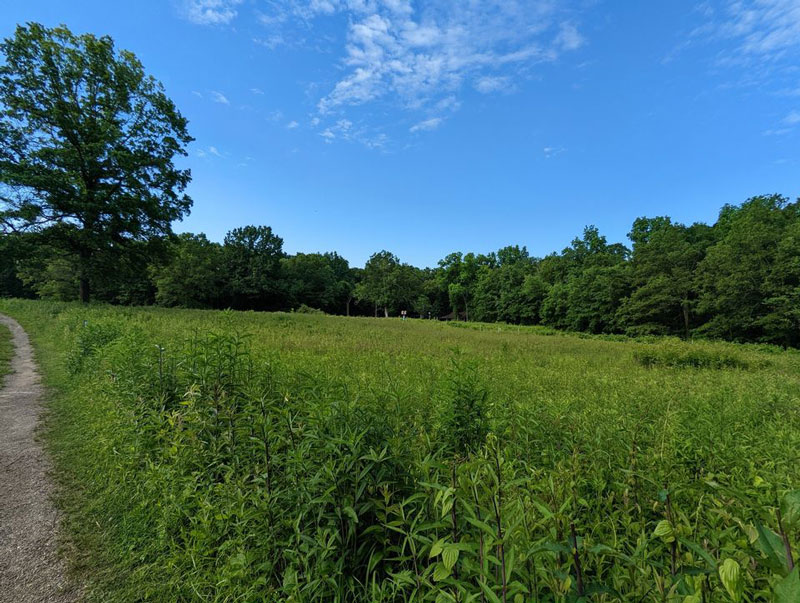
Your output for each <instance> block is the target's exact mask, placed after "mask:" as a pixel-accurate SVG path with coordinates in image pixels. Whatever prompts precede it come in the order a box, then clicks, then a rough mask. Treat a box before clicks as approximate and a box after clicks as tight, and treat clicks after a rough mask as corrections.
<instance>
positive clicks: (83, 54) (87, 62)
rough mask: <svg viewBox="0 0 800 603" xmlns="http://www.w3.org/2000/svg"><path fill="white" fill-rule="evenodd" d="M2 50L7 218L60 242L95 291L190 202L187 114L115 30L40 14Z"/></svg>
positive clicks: (1, 216)
mask: <svg viewBox="0 0 800 603" xmlns="http://www.w3.org/2000/svg"><path fill="white" fill-rule="evenodd" d="M0 52H2V54H3V57H4V61H3V64H2V65H1V66H0V225H2V230H3V232H5V233H7V232H19V231H29V232H34V233H37V235H38V238H39V240H40V242H41V244H44V245H49V246H51V247H52V248H53V249H55V250H58V252H59V254H60V258H59V261H61V262H70V263H72V264H73V266H74V268H73V270H74V271H75V272H76V273H77V275H78V281H79V282H80V295H81V298H82V299H83V301H88V299H89V285H90V280H91V279H92V278H96V277H97V274H103V273H106V272H107V267H108V265H109V264H110V263H112V262H113V261H114V260H116V259H119V258H120V257H121V256H125V255H127V254H128V253H130V252H129V250H128V246H129V244H130V243H131V242H137V241H138V242H142V241H147V240H149V239H152V238H157V237H160V236H162V235H164V234H169V233H170V232H171V222H172V221H173V220H177V219H179V218H181V217H182V216H183V215H185V214H186V213H188V211H189V208H190V206H191V199H189V197H188V196H186V195H185V194H183V190H184V189H185V188H186V185H187V184H188V182H189V180H190V174H189V171H188V170H184V169H179V168H177V167H176V166H175V164H174V163H173V160H174V158H175V156H176V155H185V154H186V152H185V146H186V145H187V144H188V143H189V142H190V141H191V140H192V138H191V137H190V136H189V134H188V133H187V130H186V125H187V122H186V119H184V118H183V117H182V116H181V114H180V113H179V112H178V110H177V109H176V108H175V106H174V105H173V103H172V101H170V100H169V98H167V96H166V95H165V93H164V90H163V87H162V86H161V84H159V83H158V82H156V81H155V80H154V79H153V78H152V77H150V76H147V75H146V74H145V72H144V68H143V67H142V65H141V63H140V62H139V61H138V60H137V59H136V57H135V56H134V55H133V54H132V53H130V52H128V51H117V50H116V49H115V47H114V43H113V41H112V40H111V38H109V37H101V38H97V37H95V36H93V35H90V34H84V35H79V36H78V35H75V34H73V33H72V32H70V31H69V30H68V29H67V28H66V27H64V26H60V27H56V28H53V29H48V28H46V27H43V26H42V25H39V24H37V23H30V24H28V25H25V26H22V25H20V26H18V27H17V29H16V31H15V33H14V36H13V37H11V38H8V39H6V40H5V41H3V42H2V44H0Z"/></svg>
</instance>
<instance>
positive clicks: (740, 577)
mask: <svg viewBox="0 0 800 603" xmlns="http://www.w3.org/2000/svg"><path fill="white" fill-rule="evenodd" d="M0 311H2V312H4V313H7V314H9V315H11V316H13V317H15V318H16V319H18V320H19V321H20V322H21V323H22V324H23V326H24V327H25V328H26V330H27V331H28V333H29V334H30V335H31V338H32V341H33V343H34V345H35V347H36V350H37V357H38V360H39V362H40V364H41V367H42V371H43V374H44V377H45V380H46V382H47V385H48V387H49V392H50V399H49V408H50V412H49V414H48V420H47V430H46V431H47V433H46V436H47V442H48V445H49V447H50V450H51V451H52V453H53V455H54V458H55V460H56V467H57V471H56V473H57V479H58V482H59V485H60V488H59V492H60V494H59V504H60V506H61V507H62V508H63V509H64V510H65V517H66V519H65V525H66V533H67V536H66V541H65V542H64V547H65V549H66V550H67V553H68V555H69V557H70V559H71V560H72V563H73V568H74V570H75V571H76V572H77V573H78V574H79V575H80V576H81V577H82V579H83V580H85V581H87V596H88V598H89V600H97V601H341V602H345V601H435V602H437V603H441V602H445V601H463V602H466V601H476V602H477V601H480V602H482V603H483V602H497V601H503V602H507V601H514V602H515V603H516V602H520V601H539V602H545V601H578V600H582V601H600V602H611V601H626V602H627V601H641V602H646V601H652V602H657V601H680V602H682V603H693V602H697V603H700V602H716V601H720V602H726V601H770V600H775V601H782V602H789V601H793V602H796V601H799V600H800V578H798V570H796V569H793V567H794V558H795V557H796V556H797V550H798V544H799V543H800V539H798V531H799V530H800V491H798V490H796V489H797V488H800V463H798V451H799V450H800V414H799V413H798V402H799V401H800V400H799V397H800V353H798V352H796V351H786V350H782V349H780V348H776V347H770V346H756V345H739V344H732V343H718V342H699V341H698V342H684V341H681V340H678V339H664V338H651V339H626V338H622V337H605V338H604V337H601V336H585V335H584V336H579V335H570V334H563V333H556V332H553V331H549V330H547V329H544V328H540V327H516V326H513V327H512V326H506V325H498V324H492V325H485V324H474V323H444V322H436V321H422V320H407V321H402V320H399V319H373V318H344V317H333V316H324V315H306V314H299V313H292V314H289V313H252V312H230V311H199V310H174V309H162V308H123V307H111V306H103V305H98V306H80V305H77V304H69V303H56V302H41V301H19V300H0ZM4 337H6V335H5V331H0V357H2V355H3V351H4V350H5V349H6V348H7V345H6V343H5V342H4V340H3V338H4Z"/></svg>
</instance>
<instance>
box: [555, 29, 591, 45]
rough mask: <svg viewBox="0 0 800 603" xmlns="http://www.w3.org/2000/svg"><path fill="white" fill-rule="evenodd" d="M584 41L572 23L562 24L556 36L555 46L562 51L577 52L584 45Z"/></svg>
mask: <svg viewBox="0 0 800 603" xmlns="http://www.w3.org/2000/svg"><path fill="white" fill-rule="evenodd" d="M585 42H586V40H585V39H584V37H583V36H582V35H581V34H580V33H579V32H578V29H577V28H576V27H575V25H574V24H572V23H562V24H561V31H560V32H559V33H558V36H556V44H558V45H559V46H560V47H561V49H562V50H577V49H578V48H580V47H581V46H583V45H584V43H585Z"/></svg>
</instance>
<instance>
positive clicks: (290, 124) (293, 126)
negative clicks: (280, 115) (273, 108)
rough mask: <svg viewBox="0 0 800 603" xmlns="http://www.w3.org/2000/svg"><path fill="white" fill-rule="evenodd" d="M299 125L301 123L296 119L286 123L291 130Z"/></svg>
mask: <svg viewBox="0 0 800 603" xmlns="http://www.w3.org/2000/svg"><path fill="white" fill-rule="evenodd" d="M299 125H300V124H299V123H297V122H296V121H294V120H292V121H290V122H289V123H288V124H286V127H287V128H288V129H290V130H294V129H295V128H296V127H297V126H299Z"/></svg>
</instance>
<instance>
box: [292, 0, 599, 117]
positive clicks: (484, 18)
mask: <svg viewBox="0 0 800 603" xmlns="http://www.w3.org/2000/svg"><path fill="white" fill-rule="evenodd" d="M306 10H307V11H309V12H310V13H311V14H330V13H332V12H335V11H343V12H346V13H347V14H348V17H349V21H350V23H349V27H348V32H347V44H346V48H345V57H344V60H343V64H344V67H345V69H346V72H345V75H344V77H342V78H341V79H339V81H338V82H336V84H335V85H334V86H333V89H332V90H330V92H329V93H328V94H327V95H325V96H324V97H323V98H322V99H321V100H320V101H319V104H318V108H319V110H320V112H321V113H326V112H328V111H331V110H333V109H335V108H336V107H340V106H343V105H358V104H363V103H367V102H370V101H374V100H376V99H380V98H383V97H388V96H389V95H391V96H392V97H398V98H400V99H401V101H402V102H403V103H404V104H405V105H406V106H407V107H410V108H417V107H420V106H422V105H425V104H428V103H430V102H431V101H434V102H435V101H436V100H438V99H439V98H440V97H442V96H447V95H450V94H452V93H454V92H456V91H457V90H458V89H459V88H460V87H461V85H462V83H463V82H464V81H465V80H467V79H475V80H476V81H481V78H492V77H501V76H499V75H498V74H497V72H498V71H500V70H502V71H503V72H504V73H508V72H511V73H513V74H515V75H519V74H520V72H522V71H523V70H524V69H526V68H529V67H530V66H531V65H535V64H537V63H542V62H548V61H553V60H555V59H556V58H558V56H560V54H561V53H562V52H566V51H571V50H575V49H577V48H579V47H580V46H581V45H582V44H583V43H584V39H583V37H582V36H581V34H580V33H579V32H578V30H577V28H576V27H575V26H574V25H573V24H571V23H566V22H561V21H560V19H559V16H560V12H559V10H558V9H556V8H555V5H554V3H552V2H550V1H546V0H533V1H531V0H528V1H524V0H487V1H485V2H480V3H478V2H470V3H457V4H452V5H450V4H448V5H445V4H441V3H436V4H433V5H428V6H422V7H419V8H416V5H414V6H412V3H411V2H410V0H390V1H387V0H384V1H383V2H363V1H356V0H351V1H344V2H333V1H332V0H329V1H324V0H319V1H312V2H311V3H309V4H308V5H307V6H306ZM493 72H494V73H493ZM504 77H507V76H504ZM486 81H487V82H490V81H491V80H490V79H489V80H486ZM487 87H488V86H484V88H485V89H486V88H487ZM498 89H499V88H498ZM487 91H490V90H487Z"/></svg>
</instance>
